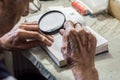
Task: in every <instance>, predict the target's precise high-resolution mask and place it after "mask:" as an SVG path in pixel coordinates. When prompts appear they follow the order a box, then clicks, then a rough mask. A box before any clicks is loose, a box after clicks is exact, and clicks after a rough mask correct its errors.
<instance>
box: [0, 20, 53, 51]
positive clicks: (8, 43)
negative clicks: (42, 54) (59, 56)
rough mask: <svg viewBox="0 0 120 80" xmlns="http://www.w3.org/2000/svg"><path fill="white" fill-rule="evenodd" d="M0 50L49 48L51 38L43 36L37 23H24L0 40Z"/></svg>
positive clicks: (51, 41)
mask: <svg viewBox="0 0 120 80" xmlns="http://www.w3.org/2000/svg"><path fill="white" fill-rule="evenodd" d="M0 40H1V44H2V48H3V49H6V50H18V49H29V48H32V47H35V46H38V45H40V46H51V45H52V43H53V37H52V36H49V35H45V34H43V33H42V32H41V31H40V30H39V29H38V25H37V23H35V22H34V23H24V24H21V25H19V26H15V27H14V28H13V29H12V30H11V31H10V32H8V33H7V34H5V35H4V36H2V37H1V38H0Z"/></svg>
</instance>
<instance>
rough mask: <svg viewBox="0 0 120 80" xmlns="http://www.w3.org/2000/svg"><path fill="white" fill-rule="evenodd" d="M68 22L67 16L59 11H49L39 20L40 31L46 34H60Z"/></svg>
mask: <svg viewBox="0 0 120 80" xmlns="http://www.w3.org/2000/svg"><path fill="white" fill-rule="evenodd" d="M65 21H66V18H65V15H64V14H63V13H62V12H60V11H57V10H53V11H48V12H47V13H45V14H43V15H42V17H41V18H40V19H39V22H38V25H39V29H40V30H41V31H42V32H43V33H45V34H49V35H51V34H55V33H58V32H59V30H60V29H61V28H63V25H64V23H65Z"/></svg>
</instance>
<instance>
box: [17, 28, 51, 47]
mask: <svg viewBox="0 0 120 80" xmlns="http://www.w3.org/2000/svg"><path fill="white" fill-rule="evenodd" d="M18 36H19V37H20V39H36V40H39V41H41V42H43V43H46V44H47V45H48V46H51V45H52V43H53V42H52V41H51V40H49V39H48V38H47V37H45V36H44V35H42V34H40V33H38V32H34V31H25V30H22V31H21V32H19V33H18Z"/></svg>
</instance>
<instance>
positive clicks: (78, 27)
mask: <svg viewBox="0 0 120 80" xmlns="http://www.w3.org/2000/svg"><path fill="white" fill-rule="evenodd" d="M75 29H76V31H77V32H78V31H80V30H81V29H82V26H81V24H80V23H77V24H75Z"/></svg>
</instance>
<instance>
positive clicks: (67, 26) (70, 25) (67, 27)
mask: <svg viewBox="0 0 120 80" xmlns="http://www.w3.org/2000/svg"><path fill="white" fill-rule="evenodd" d="M64 28H65V30H71V29H74V23H73V22H72V21H66V22H65V23H64Z"/></svg>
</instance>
